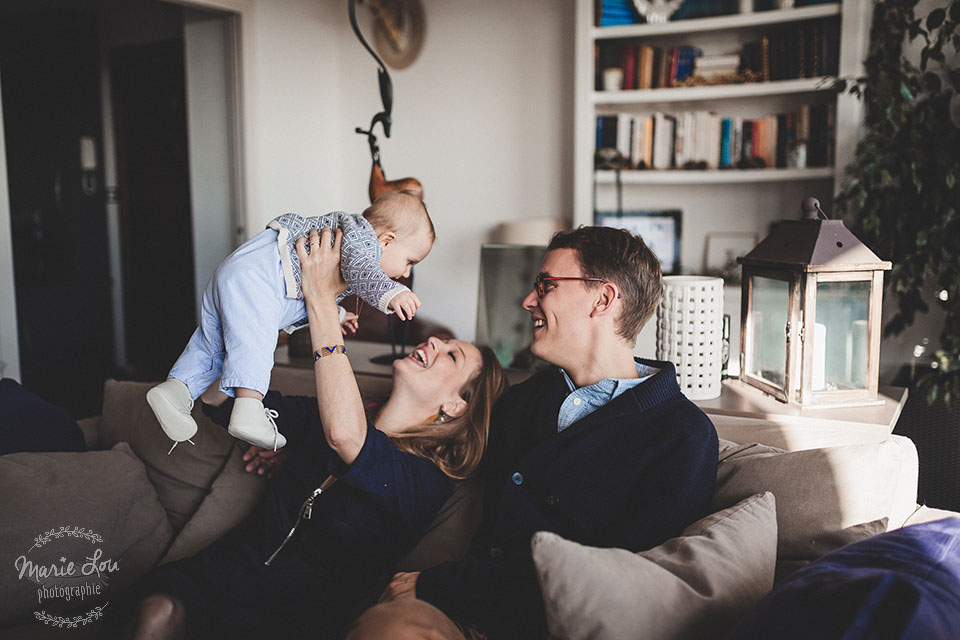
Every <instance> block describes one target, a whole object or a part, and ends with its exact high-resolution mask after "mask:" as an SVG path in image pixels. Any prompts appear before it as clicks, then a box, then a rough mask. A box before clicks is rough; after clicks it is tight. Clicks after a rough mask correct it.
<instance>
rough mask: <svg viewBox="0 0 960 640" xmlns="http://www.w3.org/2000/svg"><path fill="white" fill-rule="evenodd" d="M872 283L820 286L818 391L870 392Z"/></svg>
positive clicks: (814, 385) (815, 356)
mask: <svg viewBox="0 0 960 640" xmlns="http://www.w3.org/2000/svg"><path fill="white" fill-rule="evenodd" d="M869 310H870V282H868V281H856V282H819V283H817V318H816V326H815V328H814V343H813V372H812V385H811V387H812V388H813V390H814V391H844V390H849V389H866V388H867V356H868V353H869V343H868V342H867V319H868V317H869Z"/></svg>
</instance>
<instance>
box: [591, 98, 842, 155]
mask: <svg viewBox="0 0 960 640" xmlns="http://www.w3.org/2000/svg"><path fill="white" fill-rule="evenodd" d="M835 120H836V115H835V107H834V105H833V104H821V105H809V104H804V105H801V106H800V108H799V109H797V110H796V111H790V112H786V113H777V114H770V115H767V116H764V117H762V118H756V119H749V118H741V117H722V116H720V115H718V114H716V113H714V112H711V111H684V112H680V113H674V114H670V113H664V112H655V113H651V114H645V115H636V114H631V113H620V114H616V115H603V116H597V131H596V135H597V148H598V149H599V148H614V149H616V150H617V151H618V152H619V153H620V155H621V157H622V158H623V168H624V169H727V168H740V169H754V168H764V167H778V168H797V169H804V168H808V167H826V166H831V165H832V164H833V154H834V148H833V140H834V128H835Z"/></svg>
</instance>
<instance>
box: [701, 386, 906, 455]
mask: <svg viewBox="0 0 960 640" xmlns="http://www.w3.org/2000/svg"><path fill="white" fill-rule="evenodd" d="M721 386H722V388H723V391H722V392H721V394H720V397H719V398H714V399H712V400H698V401H696V404H697V406H699V407H700V408H701V409H702V410H703V412H704V413H706V414H707V415H708V416H710V419H711V420H712V421H713V423H714V425H715V426H716V427H717V433H719V434H720V437H721V438H724V439H726V440H731V441H733V442H739V443H746V442H760V443H763V444H766V445H769V446H773V447H778V448H781V449H786V450H788V451H794V450H797V449H814V448H819V447H830V446H840V445H844V444H857V443H864V442H879V441H881V440H884V439H886V438H887V437H889V436H890V434H891V433H892V432H893V429H894V427H895V426H896V424H897V420H898V419H899V418H900V412H901V411H902V410H903V406H904V405H905V404H906V401H907V395H908V393H907V389H906V388H904V387H880V390H879V391H880V392H879V398H878V399H880V400H882V401H883V403H882V404H878V405H875V406H869V407H839V408H831V409H816V408H806V409H801V408H799V407H796V406H792V405H788V404H784V403H782V402H780V401H778V400H775V399H774V398H772V397H770V396H768V395H766V394H765V393H763V392H762V391H760V390H759V389H756V388H754V387H751V386H750V385H747V384H745V383H743V382H741V381H740V380H735V379H730V380H724V381H723V383H722V385H721Z"/></svg>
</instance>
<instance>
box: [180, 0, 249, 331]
mask: <svg viewBox="0 0 960 640" xmlns="http://www.w3.org/2000/svg"><path fill="white" fill-rule="evenodd" d="M227 29H228V23H227V19H226V18H224V17H223V16H222V15H218V14H213V13H207V12H201V11H193V10H189V9H188V10H186V11H184V24H183V42H184V52H183V57H184V66H185V67H186V69H185V71H186V74H185V75H186V85H187V86H186V92H187V139H188V143H189V144H188V146H189V157H190V161H189V163H188V164H189V170H190V209H191V214H192V215H191V224H192V231H193V234H192V237H193V271H194V295H195V297H196V314H197V321H198V322H199V319H200V312H201V306H202V299H203V291H204V289H205V288H206V286H207V282H208V281H209V280H210V278H211V277H212V276H213V272H214V271H215V270H216V268H217V265H218V264H220V262H221V261H222V260H223V259H224V258H226V257H227V256H228V255H229V254H230V252H231V251H233V250H234V248H236V246H237V244H238V243H236V242H235V240H236V238H235V232H236V227H237V218H238V216H237V215H236V203H235V202H234V198H233V194H234V185H233V172H232V171H231V168H232V166H233V164H232V163H233V149H232V145H231V142H230V136H231V134H232V133H233V130H234V123H233V117H232V116H233V113H232V109H231V106H232V97H233V94H234V91H233V87H232V86H230V79H231V76H230V74H229V73H228V67H227V52H228V49H229V38H228V31H227Z"/></svg>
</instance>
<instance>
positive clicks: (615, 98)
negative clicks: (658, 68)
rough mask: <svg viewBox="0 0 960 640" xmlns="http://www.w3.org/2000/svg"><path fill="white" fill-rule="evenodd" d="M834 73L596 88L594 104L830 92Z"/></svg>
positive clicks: (646, 102) (725, 98)
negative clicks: (769, 79) (693, 84)
mask: <svg viewBox="0 0 960 640" xmlns="http://www.w3.org/2000/svg"><path fill="white" fill-rule="evenodd" d="M835 80H836V78H835V77H833V76H824V77H821V78H799V79H796V80H775V81H773V82H746V83H744V84H722V85H710V86H704V87H667V88H663V89H639V90H631V91H594V92H593V94H592V96H591V102H593V104H594V105H597V106H601V105H641V104H668V103H674V102H696V101H700V100H740V99H743V98H758V97H761V96H788V95H792V94H801V93H818V92H822V91H830V88H831V86H832V85H833V82H834V81H835Z"/></svg>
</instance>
